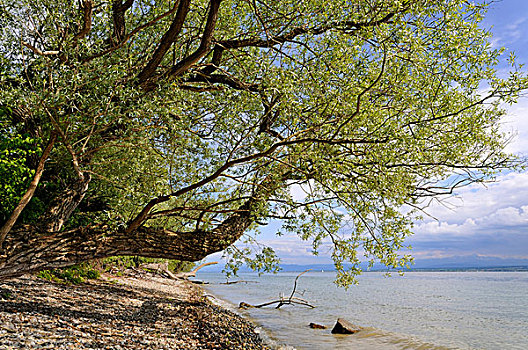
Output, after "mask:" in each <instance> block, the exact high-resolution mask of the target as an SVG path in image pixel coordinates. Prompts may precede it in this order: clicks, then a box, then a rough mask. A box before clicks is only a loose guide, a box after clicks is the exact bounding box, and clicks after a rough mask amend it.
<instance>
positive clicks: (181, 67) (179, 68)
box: [167, 0, 222, 77]
mask: <svg viewBox="0 0 528 350" xmlns="http://www.w3.org/2000/svg"><path fill="white" fill-rule="evenodd" d="M221 1H222V0H211V2H210V8H209V14H208V16H207V22H206V23H205V28H204V31H203V34H202V40H201V41H200V46H199V47H198V49H196V51H195V52H193V53H192V54H191V55H189V56H187V57H186V58H184V59H183V60H181V61H180V62H178V63H177V64H176V65H175V66H174V67H172V68H171V69H170V70H169V72H168V73H167V76H170V77H176V76H179V75H181V74H182V73H183V72H185V71H187V69H189V68H190V67H191V66H192V65H193V64H195V63H196V62H198V60H199V59H201V58H202V57H204V56H205V55H206V54H207V53H208V52H209V48H210V46H211V43H212V40H213V32H214V29H215V26H216V20H217V18H218V10H219V9H220V2H221Z"/></svg>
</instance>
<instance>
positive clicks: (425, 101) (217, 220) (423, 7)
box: [0, 0, 528, 285]
mask: <svg viewBox="0 0 528 350" xmlns="http://www.w3.org/2000/svg"><path fill="white" fill-rule="evenodd" d="M0 4H1V5H0V9H1V11H2V12H1V13H2V16H0V28H1V29H0V63H2V64H1V65H0V66H1V67H2V68H1V69H2V70H1V71H0V83H1V85H2V89H0V105H1V106H4V107H2V108H3V109H2V111H4V112H2V113H3V115H5V116H6V117H5V120H6V121H7V122H8V124H6V125H8V126H6V128H10V129H9V130H10V131H9V133H8V134H7V135H8V138H7V139H5V140H4V139H2V141H1V142H2V145H6V144H7V143H9V145H12V146H9V150H10V151H9V152H15V151H16V152H15V153H16V154H17V156H16V157H15V158H14V159H13V160H12V161H14V162H15V163H13V164H11V163H10V164H11V165H9V166H10V167H11V168H12V169H15V171H16V175H14V176H9V177H6V178H5V180H4V178H2V181H6V183H4V182H2V184H3V186H7V187H6V188H8V189H9V194H7V196H8V200H9V202H6V203H13V201H15V199H16V198H18V197H17V196H20V194H21V193H22V192H23V191H22V189H23V186H24V184H25V183H26V179H27V178H28V177H29V176H30V175H31V172H30V171H31V170H30V169H31V168H26V167H25V165H24V164H25V163H24V159H25V157H27V152H30V150H31V152H36V151H37V148H36V147H34V148H31V147H29V145H30V144H32V143H31V142H32V141H31V140H37V139H38V140H43V141H42V142H46V141H47V140H49V139H50V135H51V133H52V132H56V133H57V134H58V135H59V136H60V137H59V141H58V143H57V145H56V146H55V148H54V150H53V152H52V154H51V155H50V159H49V160H48V162H47V163H46V172H45V173H44V176H43V178H42V180H41V184H40V185H39V190H38V191H37V192H36V193H35V198H34V200H35V201H38V203H40V204H39V205H40V206H39V208H40V209H39V210H36V209H31V208H29V207H28V208H27V209H26V210H29V211H31V210H35V213H34V215H33V217H37V218H38V219H37V220H34V222H37V223H38V222H39V221H40V218H41V217H42V218H46V219H49V215H51V214H49V213H57V212H60V211H54V210H50V208H51V209H53V208H54V205H56V201H55V200H56V199H57V198H63V197H61V196H60V195H61V194H62V193H67V191H68V190H69V189H70V188H72V187H73V186H74V185H75V183H76V182H82V180H85V179H86V178H87V177H88V176H90V178H91V181H90V183H89V187H88V189H87V190H86V193H83V196H84V197H83V196H80V195H79V196H78V198H82V200H80V201H79V203H76V204H75V208H76V210H75V212H74V213H73V215H71V216H70V215H69V214H68V215H66V214H65V217H64V218H57V219H56V222H59V223H60V224H59V225H58V226H60V228H61V229H71V230H73V229H75V228H79V227H92V226H90V225H93V226H97V225H100V226H104V227H107V228H108V229H107V230H108V232H107V233H105V234H106V237H112V235H117V234H118V233H119V234H121V233H123V232H127V233H130V234H131V236H130V242H133V244H135V245H136V246H137V244H138V243H137V241H136V239H137V237H136V236H133V233H134V232H135V231H136V230H137V229H138V228H139V227H143V228H145V227H146V228H148V229H151V230H158V231H156V232H157V234H158V235H166V236H165V237H166V238H167V240H169V239H172V238H174V237H208V238H210V241H211V242H213V241H214V242H215V244H214V245H210V246H207V249H209V250H207V251H206V252H204V249H205V248H204V249H202V247H199V246H197V245H186V244H183V243H182V244H181V247H185V249H187V251H188V252H189V254H187V255H185V254H181V256H186V259H189V260H199V259H201V258H203V255H204V254H205V255H206V254H209V253H213V252H215V251H217V250H221V249H223V248H224V247H225V246H230V245H232V244H233V243H234V241H235V240H236V239H237V238H239V236H240V235H241V233H240V232H239V231H244V232H246V233H250V234H258V232H259V227H260V226H262V225H263V224H266V223H269V222H270V221H271V220H282V222H283V226H282V229H281V230H280V232H279V234H293V235H297V236H298V237H299V239H300V240H302V241H307V242H309V243H310V245H311V246H312V251H313V253H314V254H317V253H318V252H320V251H330V254H331V257H332V259H333V260H334V263H335V266H336V268H337V269H338V271H339V275H338V278H337V282H338V283H339V284H341V285H348V284H350V283H351V282H353V281H354V275H355V274H357V273H359V272H360V271H361V269H360V262H361V261H362V260H366V261H369V262H370V263H371V264H372V263H374V262H381V263H383V264H385V265H387V266H389V267H391V268H395V269H399V268H404V267H405V266H407V265H408V264H409V263H410V261H411V260H412V259H411V257H410V256H409V255H407V254H406V253H405V251H406V245H405V239H406V238H407V237H408V236H409V235H411V234H412V224H413V222H414V221H415V220H417V219H418V218H419V216H420V215H421V214H422V211H423V210H424V209H426V208H427V206H428V205H429V204H430V202H431V201H434V200H441V199H442V198H445V197H446V196H449V195H451V194H452V193H454V191H456V189H457V188H460V187H461V186H465V185H468V184H472V183H479V182H486V181H490V180H492V179H493V177H494V176H495V175H496V174H497V173H498V172H500V171H503V170H515V169H518V168H519V166H520V165H522V160H521V159H518V158H516V157H514V156H512V155H510V154H507V153H505V152H504V151H503V150H504V146H505V145H506V143H507V141H508V139H509V136H508V135H505V134H503V133H502V132H501V130H500V128H499V125H500V120H501V117H502V115H503V114H504V112H503V110H502V108H501V107H502V105H503V104H504V103H513V102H515V100H516V98H517V96H518V95H519V93H520V92H522V91H523V90H525V89H526V88H527V86H528V80H527V77H526V73H525V72H523V67H522V66H521V65H517V63H516V62H515V58H514V57H513V58H511V59H510V61H509V62H510V63H511V72H509V75H508V76H507V77H505V78H502V77H501V76H499V74H497V71H496V66H497V64H498V62H499V61H500V60H501V59H502V54H503V49H495V48H494V47H492V45H491V44H490V33H489V32H487V31H486V30H483V29H482V28H481V27H479V23H480V22H481V20H482V18H483V16H484V14H485V11H486V6H487V4H486V3H485V2H484V1H478V2H468V1H465V0H452V1H444V0H435V1H429V0H427V1H426V0H420V1H358V2H350V1H344V0H331V1H324V2H322V1H315V0H309V1H302V2H299V1H290V0H285V1H271V0H264V1H259V2H251V1H248V2H240V1H235V0H224V1H219V0H210V1H205V0H197V1H187V0H181V1H179V2H174V1H166V0H134V1H126V2H122V1H114V2H101V3H97V4H95V3H93V2H92V1H91V0H83V1H73V0H69V1H66V2H64V1H57V0H39V1H33V0H32V1H29V0H16V1H11V2H6V1H3V2H0ZM22 9H23V10H22ZM178 26H179V27H178ZM178 28H179V29H178ZM19 107H23V108H19ZM7 110H9V111H12V112H16V113H6V112H5V111H7ZM25 135H31V139H28V138H26V136H25ZM1 147H3V148H2V149H7V148H6V147H5V146H1ZM32 147H33V146H32ZM14 150H15V151H14ZM2 157H3V158H0V160H3V159H6V158H5V156H2ZM11 168H10V169H11ZM2 171H3V170H2ZM6 171H7V170H6ZM10 171H11V170H10ZM13 174H15V173H13ZM294 191H295V193H302V195H292V193H293V192H294ZM6 193H7V192H6ZM64 198H65V197H64ZM64 201H66V199H64ZM152 203H153V204H152ZM151 204H152V205H151ZM68 205H69V204H68ZM70 206H71V205H70ZM11 207H12V204H6V205H4V204H2V212H3V213H7V212H9V208H11ZM48 214H49V215H48ZM3 215H5V214H3ZM47 215H48V216H47ZM63 221H64V224H62V222H63ZM228 225H231V226H229V227H228ZM149 232H154V231H149ZM226 232H231V236H229V235H228V234H226ZM189 235H190V236H189ZM220 236H221V237H224V238H221V239H217V237H220ZM131 244H132V243H131ZM250 245H251V244H250ZM247 247H248V245H242V246H235V247H233V246H232V247H231V249H229V250H228V251H227V254H230V253H234V256H232V260H230V263H229V266H231V268H232V269H234V270H236V269H237V268H238V266H239V262H241V261H245V262H246V263H248V264H249V265H250V266H252V267H254V268H256V269H260V270H264V271H269V270H274V269H275V267H274V266H275V265H276V264H277V259H276V256H275V253H274V252H273V250H272V249H271V248H265V249H261V248H259V249H260V250H258V251H257V253H254V252H250V251H249V250H247V249H246V248H247ZM149 249H151V245H149V242H148V240H145V241H144V250H143V251H142V253H143V254H144V255H145V256H148V257H152V256H155V255H156V256H159V257H160V258H163V257H167V256H173V255H171V254H170V253H171V252H170V251H165V250H160V251H157V252H156V254H154V253H153V252H151V251H149ZM126 251H127V250H125V252H126ZM147 251H148V252H147ZM240 252H242V253H243V254H239V253H240ZM116 254H119V252H117V253H116ZM134 254H135V253H134ZM132 255H133V254H132ZM119 259H121V258H119ZM122 261H123V263H124V264H128V262H127V260H122ZM229 266H228V267H229ZM344 266H352V267H351V268H350V269H348V270H347V269H345V267H344Z"/></svg>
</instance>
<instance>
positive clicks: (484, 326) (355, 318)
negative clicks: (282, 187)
mask: <svg viewBox="0 0 528 350" xmlns="http://www.w3.org/2000/svg"><path fill="white" fill-rule="evenodd" d="M297 274H298V273H279V274H277V275H266V276H261V277H257V276H256V275H254V274H241V275H240V279H243V280H246V281H256V282H253V283H247V284H246V283H237V284H231V285H225V284H220V283H221V282H225V278H224V277H223V276H222V275H221V274H220V273H217V274H213V273H205V272H204V273H199V274H198V278H199V279H202V280H204V281H207V282H210V284H209V285H207V286H206V289H207V290H208V291H209V292H210V293H211V294H213V295H214V296H216V297H217V298H220V299H222V300H224V301H227V302H229V303H231V304H234V305H238V303H239V302H241V301H245V302H247V303H250V304H259V303H264V302H267V301H271V300H274V299H277V297H278V294H279V293H280V292H282V293H284V295H286V296H289V295H290V293H291V290H292V287H293V282H294V279H295V277H296V276H297ZM333 279H334V273H330V272H312V271H310V272H308V273H306V274H304V275H303V276H301V277H300V278H299V280H298V286H297V291H299V292H301V293H303V295H302V298H304V299H306V300H308V301H309V302H310V303H311V304H313V305H315V306H317V307H316V308H315V309H310V308H306V307H302V306H283V307H282V308H281V309H278V310H277V309H275V308H274V307H268V308H261V309H249V310H245V311H244V310H242V311H240V310H239V311H237V312H239V313H242V314H243V315H245V316H249V317H250V318H252V319H253V320H254V321H255V322H256V323H257V324H259V325H261V326H262V328H263V331H264V333H265V334H267V336H269V337H270V338H271V339H272V340H273V341H274V342H276V344H287V345H289V346H292V347H294V348H296V349H321V350H323V349H358V350H359V349H361V350H369V349H380V350H383V349H501V350H503V349H523V350H524V349H528V272H407V273H406V274H405V276H404V277H400V276H393V277H384V274H383V273H376V272H369V273H365V274H363V275H362V276H360V277H359V282H360V283H359V285H357V286H352V287H350V289H349V290H347V291H345V290H344V289H342V288H338V287H336V286H335V285H334V284H333V283H332V281H333ZM338 317H343V318H345V319H347V320H348V321H350V322H352V323H354V324H356V325H359V326H361V327H364V331H362V332H360V333H357V334H354V335H347V336H343V335H341V336H337V335H333V334H331V333H330V330H331V328H332V327H333V325H334V324H335V322H336V320H337V318H338ZM310 322H315V323H319V324H323V325H326V326H328V329H326V330H319V329H310V328H309V327H308V325H309V323H310Z"/></svg>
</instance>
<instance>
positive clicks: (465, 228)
mask: <svg viewBox="0 0 528 350" xmlns="http://www.w3.org/2000/svg"><path fill="white" fill-rule="evenodd" d="M483 27H485V28H491V30H492V33H493V38H492V41H491V42H492V44H493V45H494V46H495V47H506V48H507V51H506V53H505V55H504V59H506V57H507V56H508V52H509V51H510V50H511V51H514V52H515V53H516V55H517V58H518V62H520V63H528V0H503V1H497V2H496V3H494V4H493V5H492V6H491V7H490V10H489V12H488V15H487V17H486V19H485V21H484V22H483ZM500 68H501V67H499V69H500ZM502 68H505V66H504V67H502ZM525 69H527V68H525ZM507 111H508V113H507V116H506V118H505V119H504V121H503V127H504V130H505V131H513V132H515V133H516V134H517V135H516V137H515V138H514V140H513V142H512V143H511V144H510V145H509V146H508V150H509V151H510V152H514V153H518V154H524V155H528V97H524V98H521V99H520V100H519V102H518V103H517V104H516V105H514V106H511V107H507ZM497 180H498V181H497V182H495V183H491V184H488V185H487V186H486V187H483V186H482V185H474V186H469V187H465V188H463V189H461V190H460V191H458V193H457V196H456V197H454V198H451V199H450V200H449V202H448V203H449V205H445V206H440V205H437V206H433V207H431V208H430V209H429V210H428V212H429V213H430V214H431V215H432V216H433V217H434V218H435V219H432V218H426V219H425V220H424V221H423V222H421V223H419V224H417V225H416V227H415V229H414V232H415V235H414V236H413V237H411V238H410V239H409V240H408V241H407V243H409V244H411V245H412V246H413V251H412V254H413V256H414V257H415V258H416V260H417V261H419V260H420V259H431V258H442V259H449V258H452V257H455V256H474V255H478V256H484V257H499V258H517V259H519V258H520V259H528V171H526V172H523V173H509V174H503V175H501V176H499V177H498V179H497ZM277 227H278V226H277V225H275V224H271V225H268V226H267V227H264V228H263V230H262V231H263V235H261V237H260V240H261V241H262V242H263V243H264V244H267V245H269V246H271V247H273V248H274V249H275V250H276V252H277V253H278V255H279V257H280V258H281V260H282V262H283V263H287V264H311V263H323V264H324V263H329V262H330V259H329V257H328V254H325V253H324V252H321V254H320V256H318V257H313V256H312V255H311V254H310V250H311V249H310V248H311V247H310V243H309V242H302V241H300V240H299V239H298V238H297V237H288V236H287V237H284V236H283V237H276V236H275V235H274V233H275V232H276V230H277ZM218 258H219V254H215V255H214V256H212V257H210V258H209V259H208V260H215V259H218Z"/></svg>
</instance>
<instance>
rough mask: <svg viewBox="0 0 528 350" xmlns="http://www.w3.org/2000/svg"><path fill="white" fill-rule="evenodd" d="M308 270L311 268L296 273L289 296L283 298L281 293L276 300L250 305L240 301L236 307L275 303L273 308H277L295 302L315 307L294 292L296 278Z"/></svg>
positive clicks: (252, 306)
mask: <svg viewBox="0 0 528 350" xmlns="http://www.w3.org/2000/svg"><path fill="white" fill-rule="evenodd" d="M310 270H311V269H308V270H305V271H303V272H301V273H300V274H298V275H297V277H295V281H294V284H293V290H292V292H291V294H290V296H289V297H288V298H285V297H284V295H283V294H282V293H281V294H280V295H279V299H277V300H273V301H269V302H267V303H262V304H258V305H251V304H248V303H245V302H241V303H240V304H239V306H238V307H239V308H241V309H250V308H261V307H264V306H269V305H273V304H277V306H276V307H275V308H276V309H278V308H280V307H281V306H283V305H295V304H297V305H302V306H307V307H311V308H315V306H313V305H311V304H310V303H309V302H308V301H306V300H304V299H301V298H298V297H296V296H295V292H296V289H297V280H298V279H299V277H301V276H302V275H303V274H305V273H306V272H308V271H310Z"/></svg>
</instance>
